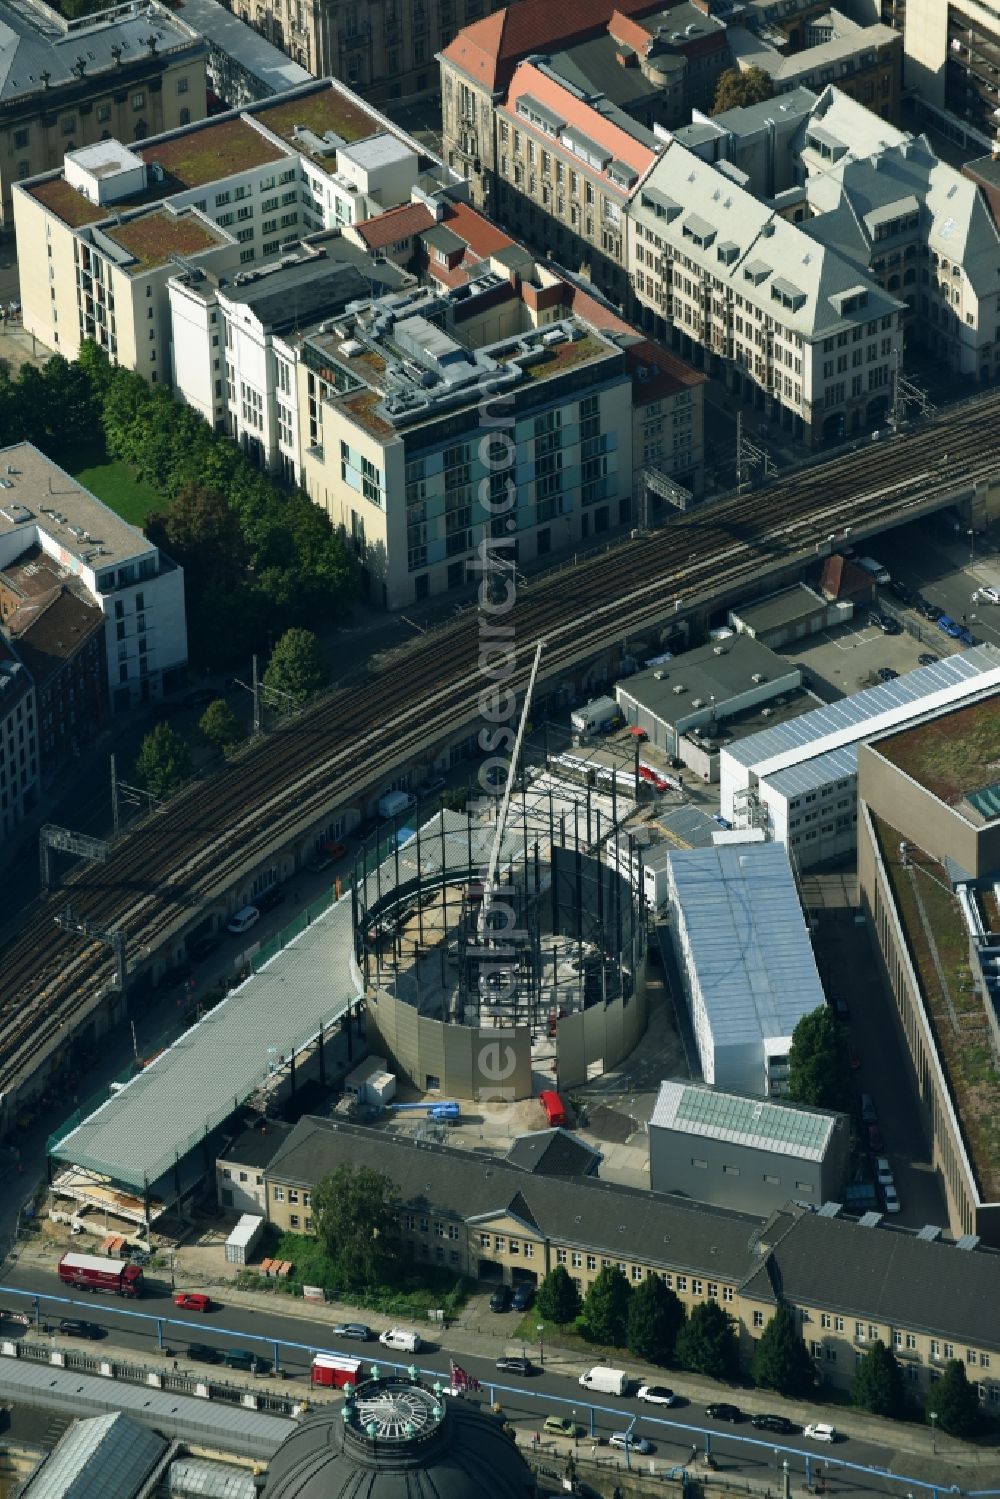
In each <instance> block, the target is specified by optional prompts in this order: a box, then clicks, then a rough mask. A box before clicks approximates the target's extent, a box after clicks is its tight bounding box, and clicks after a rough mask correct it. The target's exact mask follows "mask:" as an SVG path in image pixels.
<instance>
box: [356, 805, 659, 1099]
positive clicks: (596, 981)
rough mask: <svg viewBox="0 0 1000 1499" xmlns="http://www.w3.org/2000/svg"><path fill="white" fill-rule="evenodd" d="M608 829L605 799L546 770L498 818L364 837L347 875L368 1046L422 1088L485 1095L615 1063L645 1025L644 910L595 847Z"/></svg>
mask: <svg viewBox="0 0 1000 1499" xmlns="http://www.w3.org/2000/svg"><path fill="white" fill-rule="evenodd" d="M615 830H616V821H615V819H614V818H613V816H612V815H611V807H610V800H609V804H608V807H607V808H605V807H604V806H603V804H602V801H601V798H600V797H598V796H595V795H593V794H590V795H588V796H587V798H586V802H585V804H584V802H583V801H582V799H581V800H580V801H577V800H574V799H573V797H572V794H570V796H569V797H568V796H567V788H566V787H565V786H564V785H562V786H560V785H558V784H557V783H554V782H551V781H550V780H549V778H548V777H547V776H542V777H539V778H538V779H536V780H535V781H533V782H531V783H529V784H528V785H527V786H526V787H523V788H521V789H519V790H518V791H517V792H516V793H515V794H514V796H513V797H512V799H511V803H510V807H509V811H508V815H507V819H506V823H505V825H504V827H503V829H502V830H501V831H499V832H498V825H497V823H496V821H495V820H493V819H492V818H490V819H484V820H479V819H476V818H474V817H470V816H467V815H466V814H464V813H457V812H449V811H445V810H442V811H441V812H439V813H437V814H435V816H434V817H432V818H431V819H430V821H429V822H426V823H425V824H424V825H423V826H421V827H420V828H419V829H403V830H399V831H397V832H396V833H394V834H393V835H391V836H389V837H388V838H387V837H386V834H385V833H384V832H383V833H382V834H381V835H380V842H379V843H378V844H377V843H376V841H375V840H374V839H373V840H370V841H369V843H368V844H367V845H366V846H365V847H364V849H362V850H361V851H360V853H359V858H358V864H357V868H356V873H357V877H356V879H355V882H354V902H355V905H354V942H355V946H354V959H355V963H356V966H357V975H356V977H357V979H358V982H359V984H360V985H361V987H362V988H363V991H364V995H365V1002H366V1013H367V1029H368V1044H369V1048H370V1050H371V1051H372V1052H373V1053H377V1054H379V1055H380V1056H385V1057H386V1058H387V1059H388V1061H389V1065H390V1067H391V1068H392V1070H393V1071H395V1072H396V1073H397V1075H398V1076H399V1077H400V1078H401V1079H403V1080H405V1081H406V1082H408V1083H409V1084H410V1085H411V1086H412V1087H413V1088H415V1089H417V1090H419V1091H420V1092H421V1093H428V1094H438V1093H439V1094H441V1095H443V1096H445V1097H448V1098H455V1099H474V1100H478V1101H480V1102H490V1101H496V1102H500V1101H509V1102H514V1101H515V1100H517V1099H521V1098H527V1097H530V1096H532V1095H534V1094H536V1093H539V1092H542V1091H544V1090H547V1089H548V1090H554V1091H558V1090H560V1089H566V1088H571V1087H574V1086H579V1085H580V1084H583V1083H585V1082H587V1081H588V1080H590V1079H592V1078H595V1077H599V1076H600V1075H601V1074H602V1073H603V1072H605V1071H607V1070H609V1069H610V1068H612V1067H615V1066H616V1065H617V1064H618V1063H619V1062H620V1061H621V1060H622V1058H623V1057H625V1056H627V1055H628V1053H629V1052H630V1051H632V1050H633V1048H634V1047H635V1046H636V1045H637V1043H638V1041H639V1039H640V1037H641V1035H642V1033H643V1031H644V1030H645V1027H646V986H645V964H646V925H645V923H646V915H645V910H644V908H643V904H642V902H641V901H640V900H638V899H636V897H635V896H634V894H633V891H632V887H631V883H630V881H629V879H628V878H627V877H626V876H624V875H622V874H619V873H618V872H617V870H615V869H613V868H611V867H610V866H609V865H608V864H605V863H604V862H602V858H601V853H602V848H603V846H604V845H605V843H606V842H607V840H608V839H609V838H610V837H611V835H612V834H613V833H614V832H615ZM362 861H363V862H362Z"/></svg>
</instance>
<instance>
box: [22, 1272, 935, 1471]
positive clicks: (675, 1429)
mask: <svg viewBox="0 0 1000 1499" xmlns="http://www.w3.org/2000/svg"><path fill="white" fill-rule="evenodd" d="M15 1290H21V1291H32V1290H33V1291H37V1293H38V1294H39V1297H40V1301H39V1306H38V1310H37V1318H38V1322H39V1326H41V1325H42V1324H45V1323H48V1324H49V1325H50V1326H52V1327H55V1326H57V1325H58V1322H59V1320H60V1319H61V1318H62V1317H66V1316H77V1317H83V1318H85V1319H86V1320H88V1321H92V1322H97V1323H99V1324H100V1325H101V1326H102V1327H104V1328H106V1329H107V1332H108V1337H107V1339H106V1340H102V1341H100V1342H89V1341H83V1342H81V1341H79V1340H77V1339H67V1338H65V1337H64V1338H62V1339H59V1338H54V1339H53V1341H54V1342H55V1343H57V1344H58V1345H59V1346H62V1347H72V1348H74V1349H75V1350H76V1351H80V1352H83V1353H86V1354H90V1355H94V1354H95V1353H97V1352H98V1351H99V1352H100V1353H101V1354H102V1356H105V1357H106V1356H108V1355H109V1354H110V1355H112V1356H113V1350H115V1349H121V1350H134V1351H136V1352H138V1353H139V1354H140V1355H142V1356H143V1357H144V1358H145V1359H148V1360H149V1361H150V1363H154V1364H155V1363H156V1362H158V1361H161V1360H164V1359H168V1360H170V1361H172V1360H173V1358H174V1357H176V1358H177V1359H178V1360H179V1361H180V1364H181V1366H182V1368H185V1369H200V1368H201V1367H202V1366H201V1365H192V1364H189V1363H188V1361H187V1359H186V1357H185V1353H186V1349H187V1347H188V1345H189V1344H190V1343H202V1344H209V1345H211V1346H212V1347H215V1348H219V1349H227V1348H234V1347H235V1348H239V1347H246V1348H250V1349H251V1350H256V1351H258V1352H259V1353H260V1355H261V1357H262V1358H266V1359H268V1360H273V1359H274V1358H275V1356H276V1354H277V1357H278V1360H279V1367H280V1368H281V1369H283V1370H284V1371H285V1373H286V1376H287V1378H290V1379H292V1380H296V1381H307V1380H308V1377H309V1372H308V1371H309V1367H310V1363H311V1360H312V1354H313V1353H314V1352H317V1351H320V1350H322V1351H326V1352H337V1353H342V1354H346V1355H348V1356H351V1357H356V1358H361V1359H362V1360H363V1361H364V1363H365V1364H366V1365H367V1366H368V1367H370V1366H371V1364H373V1363H377V1364H378V1366H379V1367H380V1368H387V1367H389V1365H390V1363H391V1360H389V1359H385V1358H383V1357H382V1356H381V1355H382V1354H383V1352H384V1351H385V1350H383V1349H382V1347H381V1346H380V1345H379V1344H378V1343H377V1342H374V1341H373V1342H369V1343H360V1342H356V1341H350V1342H347V1343H346V1344H345V1345H344V1346H342V1347H338V1348H334V1347H333V1346H332V1339H331V1336H330V1334H331V1329H332V1322H331V1320H330V1318H329V1316H327V1317H326V1318H324V1317H319V1316H317V1317H315V1318H312V1317H309V1316H307V1315H306V1316H302V1315H295V1314H292V1315H282V1314H281V1313H280V1312H278V1311H277V1309H275V1310H274V1311H271V1310H270V1309H268V1310H267V1312H266V1315H262V1313H261V1310H260V1308H259V1307H253V1306H248V1305H245V1304H244V1305H241V1304H239V1302H238V1301H235V1300H234V1301H233V1302H232V1303H226V1304H224V1305H222V1306H219V1307H217V1308H216V1309H215V1310H214V1311H212V1312H210V1313H208V1314H206V1315H204V1316H203V1317H200V1318H198V1319H197V1320H192V1318H191V1317H190V1315H185V1314H184V1313H180V1312H178V1314H177V1320H173V1319H172V1318H171V1313H172V1312H174V1311H175V1310H176V1309H175V1308H174V1306H173V1302H172V1299H171V1294H170V1291H169V1289H168V1288H167V1287H166V1286H165V1285H163V1286H160V1285H158V1283H157V1281H156V1278H155V1276H153V1277H152V1278H151V1279H150V1281H149V1282H148V1284H147V1294H146V1295H145V1296H144V1297H143V1298H142V1300H141V1301H139V1302H136V1303H133V1304H130V1305H128V1306H127V1307H126V1306H123V1305H121V1304H120V1303H118V1302H117V1301H114V1300H106V1299H104V1298H94V1297H87V1298H85V1299H81V1298H74V1297H73V1295H72V1292H71V1291H70V1289H69V1288H67V1287H63V1286H61V1285H60V1283H59V1281H58V1280H57V1278H56V1276H55V1275H54V1274H52V1273H50V1272H45V1271H43V1270H40V1269H38V1268H34V1267H32V1268H28V1267H25V1268H20V1267H17V1268H14V1269H9V1270H8V1272H7V1274H6V1278H5V1284H4V1285H3V1286H0V1297H2V1298H3V1301H4V1304H5V1305H6V1306H7V1307H8V1308H9V1309H12V1310H17V1311H23V1312H26V1313H27V1314H28V1315H29V1317H34V1316H35V1312H34V1309H33V1304H32V1301H31V1299H30V1297H27V1296H26V1297H24V1298H22V1297H20V1296H16V1295H12V1292H14V1291H15ZM160 1318H162V1319H164V1320H163V1349H162V1351H160V1352H158V1351H157V1323H158V1319H160ZM168 1319H169V1320H168ZM374 1320H375V1322H376V1323H380V1322H383V1321H385V1320H386V1319H385V1318H382V1317H376V1318H375V1319H374ZM8 1335H9V1332H8ZM167 1350H169V1351H167ZM511 1351H512V1352H514V1351H516V1352H518V1353H520V1351H521V1349H520V1347H518V1348H517V1349H516V1350H515V1349H514V1348H513V1345H512V1347H511ZM527 1351H528V1353H529V1354H530V1355H532V1357H533V1359H534V1361H535V1362H536V1365H537V1349H535V1348H529V1349H528V1350H527ZM453 1357H454V1358H455V1359H456V1360H457V1361H458V1362H460V1364H461V1366H462V1368H463V1369H464V1370H465V1371H466V1372H467V1373H468V1374H469V1375H471V1376H473V1377H474V1378H475V1379H478V1380H479V1381H480V1382H481V1384H482V1386H483V1398H485V1399H488V1400H489V1401H490V1402H491V1403H492V1402H494V1401H499V1402H500V1403H501V1404H502V1405H503V1407H504V1410H505V1412H506V1413H507V1415H508V1417H509V1418H510V1419H511V1420H512V1421H513V1422H514V1424H515V1426H516V1427H517V1428H518V1429H519V1431H520V1434H521V1436H522V1440H523V1441H527V1442H529V1443H531V1442H532V1439H533V1436H534V1433H536V1432H537V1433H539V1442H538V1446H539V1447H540V1448H541V1450H543V1451H556V1452H560V1451H561V1452H563V1453H565V1452H566V1451H568V1450H569V1449H570V1448H571V1447H572V1446H573V1445H574V1444H573V1443H571V1442H570V1440H569V1439H567V1438H557V1437H551V1436H549V1435H547V1434H545V1433H544V1432H543V1423H544V1419H545V1417H546V1416H547V1415H560V1416H569V1417H570V1418H571V1419H575V1420H576V1421H577V1422H578V1423H579V1424H580V1426H581V1427H582V1428H583V1430H584V1432H585V1433H586V1434H584V1435H581V1436H580V1438H579V1442H578V1450H579V1451H580V1452H581V1454H583V1453H584V1452H590V1451H591V1450H592V1447H593V1441H594V1438H595V1437H596V1438H605V1439H606V1438H607V1437H608V1436H610V1435H611V1433H612V1432H615V1431H621V1430H624V1429H625V1428H626V1427H627V1426H628V1425H629V1423H630V1422H631V1420H632V1419H633V1418H636V1421H637V1424H636V1426H635V1432H636V1433H637V1434H641V1435H643V1436H645V1437H647V1438H648V1439H649V1440H650V1441H652V1442H653V1443H654V1444H655V1461H656V1467H657V1470H660V1469H661V1467H662V1465H664V1464H666V1465H667V1466H674V1465H681V1464H685V1463H687V1462H689V1461H691V1460H692V1458H693V1456H694V1455H696V1454H697V1453H703V1452H704V1451H705V1450H706V1449H709V1448H710V1450H711V1454H712V1457H713V1459H714V1461H715V1463H716V1465H717V1469H718V1471H720V1472H726V1473H731V1474H734V1475H736V1474H739V1475H740V1476H741V1477H742V1478H744V1479H749V1480H751V1481H753V1482H755V1483H756V1484H757V1485H760V1484H766V1485H768V1486H773V1488H774V1490H775V1491H779V1490H780V1487H781V1476H782V1464H783V1462H784V1461H785V1460H786V1459H787V1460H788V1462H789V1466H790V1469H791V1471H792V1473H794V1474H795V1475H796V1476H797V1475H799V1474H802V1475H803V1476H806V1475H807V1473H808V1476H809V1477H811V1478H812V1479H813V1481H815V1480H816V1478H817V1477H818V1473H817V1464H822V1472H823V1475H824V1477H825V1479H826V1480H827V1482H828V1483H829V1481H830V1479H831V1478H833V1477H834V1476H835V1474H838V1473H839V1476H838V1479H837V1492H847V1491H848V1490H850V1491H852V1492H859V1493H860V1492H870V1493H898V1492H899V1488H898V1485H899V1483H900V1482H901V1481H903V1482H914V1483H920V1482H921V1479H920V1477H919V1472H920V1471H921V1468H922V1466H923V1463H922V1461H921V1460H920V1459H918V1458H916V1457H912V1458H911V1457H910V1455H909V1454H905V1453H899V1452H898V1451H896V1450H894V1449H892V1448H889V1447H887V1446H883V1445H879V1444H878V1443H876V1442H873V1441H870V1440H864V1439H859V1438H855V1437H851V1436H850V1435H849V1434H848V1435H847V1436H846V1437H845V1438H843V1439H842V1440H839V1441H838V1442H836V1443H835V1444H833V1445H826V1444H822V1445H820V1444H817V1443H815V1442H812V1441H810V1440H809V1439H808V1438H806V1437H804V1436H789V1437H782V1438H775V1437H774V1436H773V1435H769V1434H768V1433H765V1432H758V1431H756V1430H755V1429H754V1428H752V1427H751V1426H750V1424H749V1421H748V1420H744V1421H742V1422H740V1423H739V1425H738V1426H736V1427H734V1426H733V1425H732V1424H730V1423H726V1422H719V1421H713V1420H710V1419H709V1418H708V1417H707V1416H706V1415H705V1412H704V1407H703V1405H702V1403H701V1400H700V1399H699V1400H698V1401H697V1402H696V1401H694V1400H692V1401H691V1402H690V1403H689V1402H688V1401H687V1400H685V1399H684V1398H683V1396H682V1394H681V1395H679V1398H678V1401H677V1404H676V1405H675V1406H673V1407H671V1408H669V1410H667V1409H664V1408H663V1407H658V1406H657V1407H651V1406H648V1405H645V1404H643V1403H642V1402H640V1401H638V1400H637V1399H635V1398H634V1397H625V1398H623V1399H621V1400H614V1401H613V1402H612V1400H611V1399H610V1397H607V1396H604V1397H601V1403H600V1404H598V1405H594V1406H592V1405H591V1404H590V1403H589V1402H588V1401H587V1400H586V1398H585V1397H583V1398H581V1397H582V1392H581V1390H580V1387H579V1383H578V1381H577V1379H576V1378H575V1377H573V1376H572V1375H566V1374H564V1373H559V1372H556V1371H554V1370H553V1369H552V1368H551V1367H546V1368H545V1369H544V1370H542V1371H539V1372H537V1373H536V1374H535V1375H534V1376H533V1377H529V1378H526V1379H523V1380H517V1379H516V1377H515V1376H511V1375H509V1374H503V1375H501V1376H500V1378H499V1380H498V1379H497V1377H496V1375H497V1371H496V1369H495V1365H494V1362H493V1359H492V1358H484V1357H476V1356H470V1354H468V1353H467V1352H459V1353H456V1354H452V1353H451V1352H450V1351H449V1349H448V1348H447V1347H446V1346H444V1345H438V1344H436V1343H435V1342H433V1341H431V1342H429V1343H428V1344H425V1346H424V1349H422V1350H421V1352H420V1354H418V1355H417V1356H416V1358H415V1359H414V1362H415V1363H416V1365H417V1368H418V1369H419V1370H420V1372H421V1373H424V1374H427V1375H430V1377H432V1378H441V1379H442V1380H443V1381H444V1382H445V1383H446V1384H447V1383H450V1379H449V1372H450V1363H451V1360H452V1358H453ZM552 1357H553V1355H549V1361H550V1363H551V1360H552ZM555 1357H556V1358H557V1359H558V1361H559V1362H560V1363H561V1362H562V1361H563V1355H562V1353H561V1351H559V1352H557V1353H555ZM397 1367H407V1366H406V1365H398V1366H397ZM223 1376H224V1377H226V1378H229V1379H235V1380H239V1379H241V1378H243V1379H245V1376H239V1375H233V1374H230V1373H229V1371H223V1370H221V1369H220V1370H218V1371H217V1377H223ZM668 1377H669V1379H670V1380H671V1382H673V1381H674V1380H676V1382H677V1384H678V1385H679V1386H680V1389H681V1391H682V1390H683V1385H684V1375H683V1374H680V1373H675V1372H673V1371H671V1373H670V1375H669V1376H667V1375H666V1374H664V1376H663V1378H665V1379H666V1378H668ZM720 1394H721V1395H722V1396H724V1397H725V1398H728V1399H730V1400H732V1401H733V1402H735V1403H741V1402H742V1401H743V1399H744V1396H743V1392H742V1391H722V1392H720ZM469 1398H475V1397H471V1396H470V1397H469ZM748 1398H749V1399H750V1400H752V1406H753V1408H754V1409H767V1408H768V1406H767V1403H766V1402H767V1400H768V1398H770V1399H771V1400H772V1401H773V1402H776V1403H777V1404H778V1405H779V1407H780V1404H781V1402H778V1401H777V1397H774V1396H771V1397H768V1396H767V1395H765V1394H763V1393H762V1392H753V1393H752V1395H749V1397H748ZM835 1414H839V1413H835ZM852 1416H853V1418H854V1419H855V1420H856V1419H858V1418H857V1416H856V1415H854V1413H852V1412H849V1411H845V1412H844V1416H843V1425H844V1427H845V1428H846V1429H848V1431H849V1428H850V1425H851V1421H852ZM805 1419H806V1420H814V1419H815V1420H820V1419H827V1420H830V1419H832V1418H831V1415H830V1413H829V1412H828V1411H825V1410H822V1409H818V1408H811V1409H810V1412H809V1414H807V1415H806V1417H805ZM836 1424H837V1425H838V1427H839V1426H840V1424H841V1423H840V1421H839V1420H838V1421H837V1423H836ZM692 1449H695V1452H694V1453H693V1451H692ZM599 1451H602V1452H605V1453H606V1452H607V1448H606V1447H603V1448H599ZM645 1461H646V1459H645V1458H643V1459H642V1462H643V1463H645ZM639 1462H640V1459H639V1458H638V1457H637V1456H634V1457H633V1464H634V1465H638V1464H639ZM843 1464H857V1465H859V1466H860V1467H861V1468H864V1469H867V1470H875V1471H870V1472H854V1471H853V1470H852V1471H851V1472H850V1476H848V1470H846V1469H844V1468H843V1467H842V1466H840V1465H843ZM942 1466H943V1465H942ZM893 1469H895V1470H896V1471H897V1472H898V1473H899V1474H900V1477H899V1478H896V1479H892V1478H890V1477H888V1476H883V1475H888V1474H889V1473H890V1472H891V1471H892V1470H893ZM914 1469H916V1470H917V1471H916V1473H915V1472H914ZM903 1475H908V1477H904V1476H903ZM935 1476H936V1475H935ZM807 1481H808V1478H807ZM937 1482H938V1483H939V1484H940V1485H941V1486H942V1487H945V1486H946V1485H945V1482H944V1479H943V1477H942V1478H937Z"/></svg>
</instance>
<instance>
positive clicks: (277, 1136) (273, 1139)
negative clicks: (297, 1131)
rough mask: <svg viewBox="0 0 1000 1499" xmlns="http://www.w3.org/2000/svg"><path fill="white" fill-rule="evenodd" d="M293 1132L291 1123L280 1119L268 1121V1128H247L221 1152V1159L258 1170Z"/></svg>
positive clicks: (261, 1169) (271, 1157)
mask: <svg viewBox="0 0 1000 1499" xmlns="http://www.w3.org/2000/svg"><path fill="white" fill-rule="evenodd" d="M291 1132H292V1126H291V1125H290V1124H282V1122H281V1121H280V1120H279V1119H271V1120H269V1121H268V1124H267V1129H266V1130H264V1129H245V1130H244V1131H243V1133H242V1134H241V1135H237V1136H236V1139H235V1140H234V1141H233V1143H232V1144H231V1145H227V1146H226V1147H225V1149H224V1150H221V1151H220V1152H219V1160H220V1161H226V1162H228V1163H231V1164H232V1165H234V1166H252V1167H253V1168H254V1169H255V1170H257V1171H263V1169H264V1167H265V1166H266V1165H267V1164H268V1163H269V1162H270V1161H271V1160H272V1159H273V1157H274V1156H275V1155H276V1154H277V1152H278V1151H279V1150H280V1148H281V1146H282V1145H283V1144H284V1142H285V1141H286V1140H287V1139H288V1136H289V1135H290V1134H291Z"/></svg>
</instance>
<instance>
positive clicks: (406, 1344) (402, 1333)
mask: <svg viewBox="0 0 1000 1499" xmlns="http://www.w3.org/2000/svg"><path fill="white" fill-rule="evenodd" d="M378 1340H379V1342H380V1343H381V1344H382V1346H383V1348H396V1349H398V1350H399V1352H400V1353H419V1352H420V1348H421V1341H420V1334H419V1333H418V1332H411V1331H410V1329H409V1328H408V1327H387V1328H386V1330H385V1332H380V1333H379V1336H378Z"/></svg>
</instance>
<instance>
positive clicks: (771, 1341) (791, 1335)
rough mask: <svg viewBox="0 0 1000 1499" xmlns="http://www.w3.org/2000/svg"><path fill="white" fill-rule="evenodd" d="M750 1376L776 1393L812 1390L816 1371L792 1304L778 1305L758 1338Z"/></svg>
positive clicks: (804, 1392)
mask: <svg viewBox="0 0 1000 1499" xmlns="http://www.w3.org/2000/svg"><path fill="white" fill-rule="evenodd" d="M753 1378H754V1383H755V1384H759V1385H760V1386H761V1387H762V1388H763V1389H765V1390H777V1391H778V1393H779V1395H808V1394H809V1393H810V1391H811V1390H812V1389H813V1386H814V1385H815V1383H816V1371H815V1369H814V1368H813V1361H812V1359H811V1358H810V1357H809V1350H808V1349H807V1348H806V1345H805V1343H804V1342H803V1341H802V1336H801V1334H800V1333H799V1329H798V1325H797V1323H796V1320H795V1313H794V1311H793V1310H792V1309H791V1307H788V1306H779V1307H778V1310H777V1311H776V1312H775V1314H774V1316H773V1317H772V1318H771V1320H770V1322H769V1323H768V1324H767V1326H766V1327H765V1329H764V1331H763V1332H762V1333H761V1335H760V1337H759V1338H758V1339H757V1346H756V1347H755V1348H754V1351H753Z"/></svg>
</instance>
